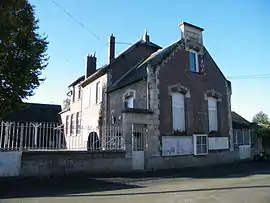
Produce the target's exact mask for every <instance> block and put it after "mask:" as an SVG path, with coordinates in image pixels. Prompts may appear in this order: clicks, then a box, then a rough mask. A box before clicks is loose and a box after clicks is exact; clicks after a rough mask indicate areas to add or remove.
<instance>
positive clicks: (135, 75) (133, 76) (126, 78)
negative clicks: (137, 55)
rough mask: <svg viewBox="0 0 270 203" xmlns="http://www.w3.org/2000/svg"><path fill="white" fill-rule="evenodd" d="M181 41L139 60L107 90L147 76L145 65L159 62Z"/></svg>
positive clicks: (112, 89) (115, 88)
mask: <svg viewBox="0 0 270 203" xmlns="http://www.w3.org/2000/svg"><path fill="white" fill-rule="evenodd" d="M180 43H181V40H178V41H176V42H174V43H172V44H170V45H169V46H167V47H165V48H163V49H160V50H158V51H156V52H154V53H153V54H151V55H150V56H149V57H147V58H146V59H144V60H143V61H141V62H140V63H139V64H137V65H136V66H134V67H133V68H132V69H131V70H130V71H128V72H127V73H126V74H124V75H123V76H122V78H121V79H120V80H118V81H116V82H115V83H114V84H113V85H112V86H111V87H110V88H109V90H108V91H109V92H111V91H114V90H117V89H119V88H122V87H124V86H126V85H129V84H132V83H134V82H137V81H140V80H143V79H144V78H146V77H147V66H148V65H151V66H156V65H158V64H159V63H161V62H162V61H163V60H164V59H165V58H166V57H168V56H169V55H170V53H172V52H173V51H174V50H175V48H176V47H177V46H178V45H179V44H180Z"/></svg>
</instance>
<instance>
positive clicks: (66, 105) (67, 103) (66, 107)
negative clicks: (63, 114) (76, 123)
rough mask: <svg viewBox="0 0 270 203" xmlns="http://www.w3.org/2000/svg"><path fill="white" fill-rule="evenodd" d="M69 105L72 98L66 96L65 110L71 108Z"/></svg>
mask: <svg viewBox="0 0 270 203" xmlns="http://www.w3.org/2000/svg"><path fill="white" fill-rule="evenodd" d="M69 107H70V99H69V98H66V99H65V100H64V101H63V110H67V109H69Z"/></svg>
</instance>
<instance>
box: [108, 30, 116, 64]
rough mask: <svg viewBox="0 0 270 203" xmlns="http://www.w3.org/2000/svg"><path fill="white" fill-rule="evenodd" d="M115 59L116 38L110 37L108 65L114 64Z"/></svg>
mask: <svg viewBox="0 0 270 203" xmlns="http://www.w3.org/2000/svg"><path fill="white" fill-rule="evenodd" d="M114 57H115V37H114V36H113V34H111V35H110V37H109V40H108V64H109V63H111V62H112V60H113V59H114Z"/></svg>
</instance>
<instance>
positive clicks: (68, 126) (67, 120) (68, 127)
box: [66, 115, 70, 135]
mask: <svg viewBox="0 0 270 203" xmlns="http://www.w3.org/2000/svg"><path fill="white" fill-rule="evenodd" d="M69 129H70V125H69V115H67V116H66V135H68V134H69Z"/></svg>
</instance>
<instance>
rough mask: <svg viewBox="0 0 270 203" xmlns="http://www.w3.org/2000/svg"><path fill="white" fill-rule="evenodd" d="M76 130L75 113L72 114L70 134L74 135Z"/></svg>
mask: <svg viewBox="0 0 270 203" xmlns="http://www.w3.org/2000/svg"><path fill="white" fill-rule="evenodd" d="M74 132H75V114H71V119H70V135H73V134H74Z"/></svg>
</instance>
